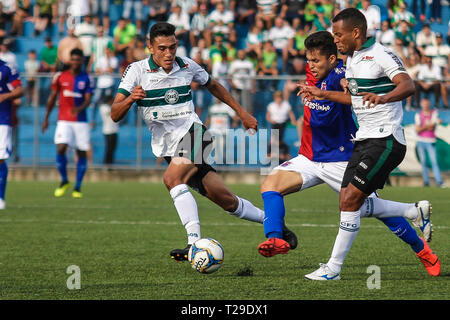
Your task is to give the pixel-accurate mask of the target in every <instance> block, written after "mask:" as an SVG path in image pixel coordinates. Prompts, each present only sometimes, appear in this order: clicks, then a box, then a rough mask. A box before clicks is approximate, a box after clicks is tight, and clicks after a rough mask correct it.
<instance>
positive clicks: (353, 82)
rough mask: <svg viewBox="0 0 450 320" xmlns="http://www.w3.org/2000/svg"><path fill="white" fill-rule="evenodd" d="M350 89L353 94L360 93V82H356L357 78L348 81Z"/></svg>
mask: <svg viewBox="0 0 450 320" xmlns="http://www.w3.org/2000/svg"><path fill="white" fill-rule="evenodd" d="M348 90H350V93H351V94H352V95H356V94H357V93H358V83H356V80H355V79H352V80H350V81H349V82H348Z"/></svg>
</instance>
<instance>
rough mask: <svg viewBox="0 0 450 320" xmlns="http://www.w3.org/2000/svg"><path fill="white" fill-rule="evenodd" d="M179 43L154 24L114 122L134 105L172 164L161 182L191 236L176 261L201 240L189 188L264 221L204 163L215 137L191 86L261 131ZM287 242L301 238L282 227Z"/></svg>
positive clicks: (169, 28)
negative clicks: (198, 87)
mask: <svg viewBox="0 0 450 320" xmlns="http://www.w3.org/2000/svg"><path fill="white" fill-rule="evenodd" d="M177 45H178V41H177V39H176V37H175V27H174V26H173V25H171V24H169V23H166V22H159V23H156V24H155V25H153V26H152V28H151V29H150V34H149V43H148V47H149V50H150V53H151V55H150V57H149V58H148V59H145V60H141V61H138V62H134V63H132V64H130V65H129V66H128V67H127V69H126V70H125V72H124V74H123V76H122V79H121V82H120V85H119V89H118V92H117V95H116V97H115V99H114V103H113V105H112V109H111V118H112V119H113V120H114V121H119V120H120V119H122V118H123V117H124V116H125V115H126V114H127V112H128V110H130V108H131V107H132V105H133V104H134V103H135V102H136V104H137V105H138V108H139V110H140V112H141V114H142V116H143V119H144V120H145V122H146V124H147V126H148V127H149V129H150V131H151V132H152V150H153V153H154V154H155V155H156V156H157V157H164V158H165V159H166V161H167V162H168V163H169V166H168V167H167V170H166V172H165V173H164V176H163V181H164V184H165V185H166V187H167V189H168V190H169V193H170V195H171V197H172V199H173V201H174V204H175V208H176V210H177V212H178V215H179V217H180V220H181V222H182V224H183V225H184V227H185V229H186V232H187V238H188V245H187V247H186V248H184V249H174V250H172V251H171V253H170V255H171V257H172V258H173V259H175V260H186V259H187V252H188V251H189V248H190V246H191V245H192V243H194V242H195V241H196V240H198V239H200V238H201V233H200V222H199V217H198V208H197V203H196V202H195V199H194V197H193V196H192V194H191V193H190V191H189V189H188V186H190V187H192V188H193V189H194V190H197V191H198V192H199V193H200V194H202V195H203V196H205V197H207V198H208V199H210V200H211V201H213V202H214V203H216V204H218V205H219V206H220V207H221V208H223V209H224V210H226V211H228V212H229V213H230V214H232V215H234V216H237V217H239V218H241V219H246V220H250V221H255V222H259V223H262V222H263V219H264V211H262V210H261V209H259V208H257V207H255V206H254V205H253V204H252V203H250V202H249V201H247V200H245V199H242V198H239V197H238V196H236V195H234V194H233V193H232V192H231V191H230V190H229V189H228V188H227V186H226V185H225V184H224V182H223V181H222V179H221V178H220V176H219V175H218V174H217V173H216V171H215V170H214V168H212V167H211V166H210V165H209V164H207V163H206V162H205V159H206V158H207V157H208V155H209V152H208V151H211V150H210V149H209V148H211V146H212V139H211V136H209V135H208V132H206V128H205V127H204V126H203V124H202V122H201V120H200V119H199V117H198V116H197V114H196V113H195V111H194V110H195V107H194V104H193V102H192V94H191V89H190V85H191V82H192V81H195V82H198V83H199V84H200V85H203V86H205V87H206V88H207V89H208V90H209V91H210V92H211V93H212V94H213V95H214V96H215V97H216V98H218V99H219V100H221V101H222V102H224V103H226V104H227V105H229V106H230V107H231V108H233V110H234V111H235V112H236V113H237V115H238V116H239V118H240V119H241V121H242V123H243V125H244V127H245V129H252V130H257V121H256V119H255V118H254V117H253V116H251V115H250V114H249V113H248V112H247V111H246V110H245V109H243V108H242V107H241V105H240V104H239V103H238V102H237V101H236V100H235V99H234V98H233V97H232V96H231V94H230V93H229V92H228V91H227V90H226V89H225V88H224V87H223V86H222V85H221V84H220V83H219V82H217V81H216V80H214V79H211V78H210V76H209V75H208V73H207V72H206V71H205V70H204V69H203V68H201V67H200V66H199V65H198V64H197V63H196V62H194V61H193V60H191V59H189V58H186V57H177V56H176V51H177ZM283 238H284V239H285V240H286V241H288V242H289V243H290V244H291V245H293V246H294V247H296V246H297V238H296V237H295V234H293V233H292V232H291V231H290V230H289V229H287V228H285V229H284V232H283Z"/></svg>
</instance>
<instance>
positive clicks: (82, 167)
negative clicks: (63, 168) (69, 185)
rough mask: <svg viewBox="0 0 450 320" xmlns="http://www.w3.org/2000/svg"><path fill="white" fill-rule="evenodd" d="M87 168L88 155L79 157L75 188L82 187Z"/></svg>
mask: <svg viewBox="0 0 450 320" xmlns="http://www.w3.org/2000/svg"><path fill="white" fill-rule="evenodd" d="M86 169H87V157H78V162H77V181H76V183H75V190H78V191H79V190H80V189H81V183H82V182H83V177H84V174H85V173H86Z"/></svg>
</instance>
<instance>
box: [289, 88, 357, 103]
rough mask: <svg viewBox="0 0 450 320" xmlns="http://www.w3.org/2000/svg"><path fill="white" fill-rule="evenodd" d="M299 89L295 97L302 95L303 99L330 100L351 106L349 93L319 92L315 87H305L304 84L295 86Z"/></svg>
mask: <svg viewBox="0 0 450 320" xmlns="http://www.w3.org/2000/svg"><path fill="white" fill-rule="evenodd" d="M297 87H298V89H299V91H298V93H297V96H299V95H304V96H305V98H309V99H315V100H330V101H334V102H337V103H342V104H348V105H351V104H352V98H351V95H350V93H348V92H344V91H329V90H321V89H319V88H317V87H315V86H307V85H304V84H297Z"/></svg>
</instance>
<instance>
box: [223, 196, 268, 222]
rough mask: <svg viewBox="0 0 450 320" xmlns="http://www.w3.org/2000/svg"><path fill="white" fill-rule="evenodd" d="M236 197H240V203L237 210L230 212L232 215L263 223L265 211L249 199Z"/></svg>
mask: <svg viewBox="0 0 450 320" xmlns="http://www.w3.org/2000/svg"><path fill="white" fill-rule="evenodd" d="M236 198H238V201H239V205H238V207H237V209H236V211H234V212H230V213H231V214H232V215H234V216H236V217H238V218H240V219H244V220H249V221H253V222H259V223H263V220H264V211H262V210H261V209H259V208H258V207H255V206H254V205H253V203H251V202H250V201H248V200H245V199H242V198H239V197H238V196H236Z"/></svg>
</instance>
